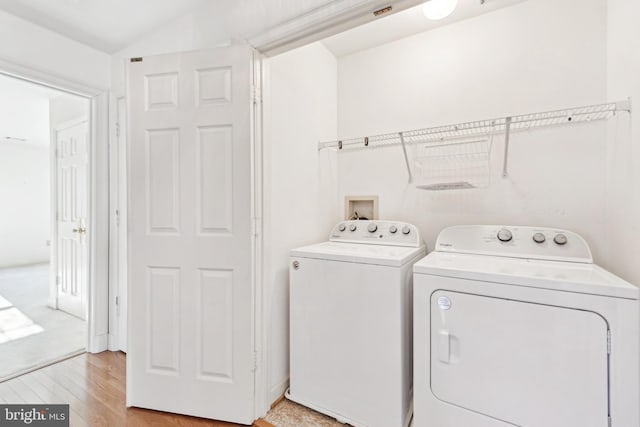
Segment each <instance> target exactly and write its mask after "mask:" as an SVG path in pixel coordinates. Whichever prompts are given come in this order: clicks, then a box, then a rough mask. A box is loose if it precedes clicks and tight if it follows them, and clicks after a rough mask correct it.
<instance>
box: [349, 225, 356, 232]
mask: <svg viewBox="0 0 640 427" xmlns="http://www.w3.org/2000/svg"><path fill="white" fill-rule="evenodd" d="M357 229H358V226H357V225H355V224H351V225H350V226H349V230H351V231H356V230H357Z"/></svg>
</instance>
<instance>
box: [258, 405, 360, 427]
mask: <svg viewBox="0 0 640 427" xmlns="http://www.w3.org/2000/svg"><path fill="white" fill-rule="evenodd" d="M264 419H265V420H267V421H268V422H270V423H271V424H273V425H274V426H276V427H345V426H346V425H347V424H342V423H339V422H338V421H336V420H335V419H334V418H331V417H328V416H326V415H324V414H321V413H319V412H316V411H314V410H313V409H309V408H307V407H304V406H302V405H298V404H297V403H295V402H292V401H290V400H287V399H283V400H282V401H281V402H280V403H278V404H277V405H276V406H275V407H274V408H273V409H272V410H270V411H269V413H268V414H267V416H266V417H264Z"/></svg>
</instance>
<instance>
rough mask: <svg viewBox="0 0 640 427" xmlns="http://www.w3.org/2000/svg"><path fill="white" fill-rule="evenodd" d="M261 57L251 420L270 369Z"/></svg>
mask: <svg viewBox="0 0 640 427" xmlns="http://www.w3.org/2000/svg"><path fill="white" fill-rule="evenodd" d="M262 59H263V58H262V55H260V54H259V53H258V52H257V51H254V53H253V61H252V64H251V70H252V79H253V83H252V86H253V87H252V93H253V99H254V104H253V109H252V128H253V129H252V136H253V137H252V144H251V146H252V156H251V159H252V165H251V173H252V175H253V176H252V183H253V185H252V186H253V191H252V192H253V197H252V203H251V204H252V211H253V213H252V216H253V218H254V241H253V257H252V258H253V268H252V276H253V283H254V287H253V295H254V297H253V300H254V301H253V311H254V327H253V329H254V332H253V333H254V341H253V345H254V352H255V355H256V370H255V372H254V379H253V380H254V398H253V403H254V418H260V417H263V416H264V415H266V413H267V411H268V410H269V407H270V402H268V401H267V388H268V378H269V369H268V365H267V353H266V349H267V343H268V341H267V338H268V337H267V332H268V331H267V327H268V322H267V313H268V311H267V310H266V307H265V304H266V300H267V298H266V296H265V286H264V284H265V282H264V269H263V266H264V254H263V249H264V233H263V231H262V230H263V202H262V199H263V191H264V188H263V169H262V166H263V150H262V148H263V137H262V135H263V133H262V120H263V116H262V83H263V79H262V78H263V76H262V63H263V62H262Z"/></svg>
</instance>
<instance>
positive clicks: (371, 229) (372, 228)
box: [367, 222, 378, 233]
mask: <svg viewBox="0 0 640 427" xmlns="http://www.w3.org/2000/svg"><path fill="white" fill-rule="evenodd" d="M367 230H368V231H369V233H375V232H376V231H377V230H378V226H377V225H376V224H375V223H373V222H372V223H370V224H369V226H368V227H367Z"/></svg>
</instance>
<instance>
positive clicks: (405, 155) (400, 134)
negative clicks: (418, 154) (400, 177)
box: [398, 132, 413, 184]
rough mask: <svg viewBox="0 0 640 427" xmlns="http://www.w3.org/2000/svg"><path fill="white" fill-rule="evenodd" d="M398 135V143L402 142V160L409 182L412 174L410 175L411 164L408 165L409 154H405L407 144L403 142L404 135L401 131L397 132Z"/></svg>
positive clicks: (411, 180)
mask: <svg viewBox="0 0 640 427" xmlns="http://www.w3.org/2000/svg"><path fill="white" fill-rule="evenodd" d="M398 135H399V136H400V143H401V144H402V152H403V153H404V162H405V163H406V165H407V173H408V174H409V184H411V183H412V182H413V175H411V166H410V165H409V156H408V155H407V144H405V142H404V135H403V134H402V132H400V133H399V134H398Z"/></svg>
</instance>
